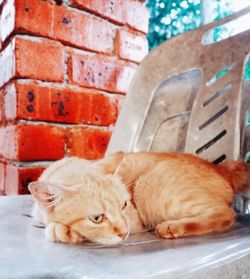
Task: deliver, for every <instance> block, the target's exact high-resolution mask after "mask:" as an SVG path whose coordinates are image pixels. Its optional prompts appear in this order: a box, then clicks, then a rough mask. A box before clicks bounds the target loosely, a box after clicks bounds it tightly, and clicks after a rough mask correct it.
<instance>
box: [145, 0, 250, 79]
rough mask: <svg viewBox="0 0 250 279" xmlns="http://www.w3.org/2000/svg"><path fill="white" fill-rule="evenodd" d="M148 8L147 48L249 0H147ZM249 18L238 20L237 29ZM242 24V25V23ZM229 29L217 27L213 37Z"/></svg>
mask: <svg viewBox="0 0 250 279" xmlns="http://www.w3.org/2000/svg"><path fill="white" fill-rule="evenodd" d="M146 5H147V7H148V9H149V11H150V22H149V32H148V36H147V39H148V44H149V49H150V50H152V49H153V48H155V47H157V46H158V45H159V44H161V43H163V42H164V41H166V40H168V39H170V38H171V37H174V36H177V35H179V34H181V33H183V32H185V31H189V30H192V29H195V28H198V27H199V26H201V25H203V24H206V23H209V22H212V21H214V20H218V19H221V18H223V17H225V16H228V15H230V14H232V13H234V12H236V11H239V10H241V9H243V8H245V7H246V6H249V5H250V0H148V1H147V3H146ZM248 24H249V22H245V23H244V22H243V24H242V23H241V26H239V25H238V26H236V27H235V28H236V29H239V28H242V27H244V26H245V27H246V25H248ZM242 25H244V26H242ZM230 32H232V30H229V29H227V28H225V27H222V28H217V29H216V30H215V32H214V33H213V38H212V39H213V40H214V41H218V40H220V39H221V38H223V37H226V36H227V35H228V34H230ZM245 78H250V65H249V63H248V65H247V67H246V70H245Z"/></svg>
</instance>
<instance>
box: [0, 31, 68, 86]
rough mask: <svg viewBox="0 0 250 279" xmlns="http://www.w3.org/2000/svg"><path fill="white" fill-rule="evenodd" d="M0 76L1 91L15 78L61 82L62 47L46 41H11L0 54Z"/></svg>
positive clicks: (19, 37)
mask: <svg viewBox="0 0 250 279" xmlns="http://www.w3.org/2000/svg"><path fill="white" fill-rule="evenodd" d="M0 72H1V73H2V74H1V75H0V87H1V86H3V85H4V84H6V83H7V82H8V81H9V80H10V79H13V78H16V77H21V78H33V79H38V80H46V81H54V82H62V81H64V49H63V46H62V44H60V43H58V42H54V41H51V40H47V39H36V40H35V41H34V40H33V39H32V38H28V37H22V36H18V37H16V38H13V39H12V40H11V42H10V43H9V44H8V46H7V47H6V48H5V49H4V50H3V51H2V52H1V53H0Z"/></svg>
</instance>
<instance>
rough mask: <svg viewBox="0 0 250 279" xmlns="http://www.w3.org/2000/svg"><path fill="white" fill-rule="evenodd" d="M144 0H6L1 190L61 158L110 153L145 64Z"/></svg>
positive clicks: (2, 8)
mask: <svg viewBox="0 0 250 279" xmlns="http://www.w3.org/2000/svg"><path fill="white" fill-rule="evenodd" d="M142 2H143V1H138V0H64V1H63V0H0V193H1V194H4V193H5V194H25V193H27V192H28V191H27V184H28V183H29V182H30V181H32V180H35V179H37V177H38V176H39V175H40V173H41V172H42V170H43V169H44V168H45V167H46V166H47V165H48V164H49V163H50V162H51V161H53V160H57V159H61V158H63V157H64V156H71V155H72V156H80V157H83V158H87V159H95V158H100V157H101V156H103V154H104V152H105V150H106V147H107V145H108V142H109V139H110V135H111V132H112V129H113V126H114V124H115V121H116V119H117V116H118V114H119V109H120V105H121V104H122V101H123V99H124V96H125V94H126V92H127V89H128V84H129V82H130V80H131V78H132V76H133V74H134V71H135V69H136V67H137V64H138V63H139V62H140V61H141V60H142V59H143V57H144V56H145V55H146V54H147V42H146V37H145V36H146V33H147V25H148V12H147V9H146V8H145V6H144V5H143V3H142Z"/></svg>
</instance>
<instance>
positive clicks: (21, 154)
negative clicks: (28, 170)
mask: <svg viewBox="0 0 250 279" xmlns="http://www.w3.org/2000/svg"><path fill="white" fill-rule="evenodd" d="M64 151H65V129H64V128H62V127H56V126H46V125H36V126H33V125H20V126H19V127H18V159H19V160H20V161H35V160H58V159H61V158H63V157H64Z"/></svg>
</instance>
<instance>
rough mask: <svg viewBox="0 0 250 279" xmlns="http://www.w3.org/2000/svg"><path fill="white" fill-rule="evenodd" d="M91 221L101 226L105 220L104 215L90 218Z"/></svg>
mask: <svg viewBox="0 0 250 279" xmlns="http://www.w3.org/2000/svg"><path fill="white" fill-rule="evenodd" d="M89 220H90V221H92V222H93V223H96V224H100V223H102V222H103V220H104V214H98V215H93V216H89Z"/></svg>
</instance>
